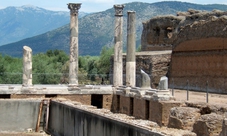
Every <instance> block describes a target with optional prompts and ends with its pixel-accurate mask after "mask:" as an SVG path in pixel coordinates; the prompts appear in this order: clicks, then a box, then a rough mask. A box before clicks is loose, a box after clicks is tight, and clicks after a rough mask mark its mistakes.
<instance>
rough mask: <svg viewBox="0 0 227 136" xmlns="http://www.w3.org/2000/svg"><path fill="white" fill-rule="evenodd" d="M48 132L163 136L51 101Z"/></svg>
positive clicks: (70, 135) (98, 135)
mask: <svg viewBox="0 0 227 136" xmlns="http://www.w3.org/2000/svg"><path fill="white" fill-rule="evenodd" d="M50 105H51V106H50V116H49V117H50V118H49V127H48V131H49V132H50V133H51V134H52V135H56V136H58V135H62V136H63V135H65V136H76V135H79V136H122V135H124V136H132V135H143V136H150V135H155V136H163V135H162V134H160V133H158V132H152V131H150V130H148V129H145V128H140V127H138V126H134V125H131V124H128V123H125V122H121V121H120V120H114V119H113V118H108V117H105V116H101V115H99V114H96V113H92V112H88V111H84V110H81V109H79V108H76V107H74V106H72V105H67V104H65V103H61V102H57V101H51V103H50Z"/></svg>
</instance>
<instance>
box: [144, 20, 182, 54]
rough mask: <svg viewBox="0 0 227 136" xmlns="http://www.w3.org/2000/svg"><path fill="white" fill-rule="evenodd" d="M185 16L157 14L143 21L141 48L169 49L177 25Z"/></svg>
mask: <svg viewBox="0 0 227 136" xmlns="http://www.w3.org/2000/svg"><path fill="white" fill-rule="evenodd" d="M184 18H185V17H177V16H158V17H155V18H152V19H151V20H149V21H147V22H144V23H143V32H142V36H141V50H142V51H155V50H171V49H172V43H173V41H174V40H175V39H176V37H177V32H178V25H179V23H180V22H181V21H182V20H183V19H184Z"/></svg>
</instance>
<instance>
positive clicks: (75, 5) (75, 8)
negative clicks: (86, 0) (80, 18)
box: [67, 3, 81, 15]
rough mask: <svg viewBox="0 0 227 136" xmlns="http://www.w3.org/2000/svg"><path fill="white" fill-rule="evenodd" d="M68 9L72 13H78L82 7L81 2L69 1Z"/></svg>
mask: <svg viewBox="0 0 227 136" xmlns="http://www.w3.org/2000/svg"><path fill="white" fill-rule="evenodd" d="M67 5H68V9H70V14H74V15H75V14H78V12H79V9H80V7H81V3H69V4H67Z"/></svg>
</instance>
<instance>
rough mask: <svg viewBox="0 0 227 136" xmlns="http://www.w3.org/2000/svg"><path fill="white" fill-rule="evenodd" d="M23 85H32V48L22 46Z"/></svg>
mask: <svg viewBox="0 0 227 136" xmlns="http://www.w3.org/2000/svg"><path fill="white" fill-rule="evenodd" d="M23 52H24V53H23V86H24V87H29V86H32V49H31V48H30V47H28V46H24V47H23Z"/></svg>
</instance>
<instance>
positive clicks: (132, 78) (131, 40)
mask: <svg viewBox="0 0 227 136" xmlns="http://www.w3.org/2000/svg"><path fill="white" fill-rule="evenodd" d="M135 15H136V13H135V12H134V11H128V19H127V56H126V86H130V87H135V84H136V59H135V50H136V30H135V25H136V17H135Z"/></svg>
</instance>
